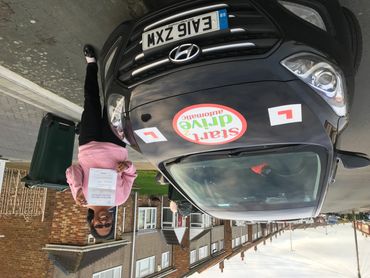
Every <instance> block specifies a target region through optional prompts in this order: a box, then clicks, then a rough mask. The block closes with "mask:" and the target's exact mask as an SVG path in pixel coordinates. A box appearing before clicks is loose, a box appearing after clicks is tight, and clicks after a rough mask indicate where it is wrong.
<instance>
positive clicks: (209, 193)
mask: <svg viewBox="0 0 370 278" xmlns="http://www.w3.org/2000/svg"><path fill="white" fill-rule="evenodd" d="M361 47H362V40H361V30H360V28H359V25H358V22H357V20H356V18H355V16H354V15H353V14H352V12H350V11H349V10H348V9H346V8H344V7H341V6H340V4H339V3H338V1H318V0H310V1H308V0H289V1H277V0H233V1H221V2H219V1H217V2H215V1H201V0H198V1H183V2H180V3H177V4H174V5H172V6H169V7H167V8H164V9H161V10H159V11H156V12H153V13H150V14H148V15H146V16H145V17H143V18H142V19H140V20H138V21H129V22H124V23H122V24H121V25H120V26H118V27H117V29H116V30H114V31H113V33H112V34H111V35H110V37H109V38H108V40H107V42H106V44H105V46H104V48H103V51H102V59H101V74H102V75H101V77H102V84H103V87H104V93H105V104H106V105H107V107H108V113H109V120H110V124H111V126H112V129H113V131H114V132H115V133H116V135H117V136H118V137H119V138H121V139H122V140H126V142H128V143H129V144H130V145H131V146H132V147H133V148H134V149H136V150H137V151H139V152H140V153H142V154H143V155H144V156H145V157H146V158H147V159H148V160H149V161H150V162H151V163H152V164H153V165H154V166H155V167H156V168H157V169H158V170H159V171H160V172H161V173H162V175H163V176H164V177H165V178H166V179H167V180H168V181H169V182H170V183H171V184H172V185H173V186H174V187H175V188H176V189H177V190H178V191H179V192H181V194H182V195H183V196H184V198H186V199H188V200H189V201H190V202H191V203H192V204H193V205H194V206H196V207H197V208H199V210H201V211H204V212H206V213H208V214H210V215H212V216H214V217H217V218H220V219H233V220H248V221H270V220H288V219H298V218H310V217H315V216H317V215H318V214H319V212H320V209H321V207H322V204H323V202H324V200H325V195H326V192H327V190H328V186H329V185H330V184H331V183H332V182H333V181H334V178H335V173H336V168H337V163H338V160H342V161H343V163H344V165H345V166H346V167H348V168H354V167H362V166H366V165H368V164H369V159H368V158H367V156H366V155H364V154H358V153H351V152H344V151H341V150H338V149H337V142H338V137H339V136H340V134H341V132H342V131H343V130H344V128H345V127H346V125H347V123H348V120H349V110H350V106H351V102H352V98H353V92H354V76H355V72H356V70H357V69H358V67H359V63H360V58H361V50H362V48H361Z"/></svg>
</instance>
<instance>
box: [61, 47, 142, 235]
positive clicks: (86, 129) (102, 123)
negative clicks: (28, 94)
mask: <svg viewBox="0 0 370 278" xmlns="http://www.w3.org/2000/svg"><path fill="white" fill-rule="evenodd" d="M84 55H85V58H86V62H87V68H86V79H85V90H84V98H85V100H84V111H83V113H82V117H81V125H80V136H79V148H78V164H77V165H72V166H70V167H69V168H68V169H67V170H66V176H67V182H68V184H69V186H70V188H71V192H72V195H73V198H74V199H75V201H76V204H77V205H80V206H85V207H88V208H89V212H88V217H87V219H88V222H89V225H90V228H91V231H92V234H93V235H95V236H99V237H101V238H106V237H109V236H110V235H111V233H112V231H113V226H114V225H113V218H114V217H113V215H112V211H111V210H110V209H111V208H112V207H111V206H94V205H89V204H88V202H87V200H86V197H85V196H87V193H88V182H89V171H90V168H99V169H115V170H116V171H117V173H118V175H117V182H116V198H115V206H118V205H121V204H123V203H124V202H125V201H126V200H127V198H128V197H129V195H130V192H131V188H132V184H133V182H134V180H135V178H136V176H137V175H136V169H135V167H134V165H133V164H132V162H131V161H128V160H127V150H126V148H125V147H126V145H125V143H124V142H122V141H120V140H119V139H118V138H117V137H116V136H115V135H114V134H113V132H112V131H111V129H110V127H109V124H108V120H107V112H106V109H105V108H104V110H103V115H102V111H101V110H102V109H101V104H100V97H99V86H98V79H97V73H98V65H97V63H96V62H97V61H96V55H95V51H94V49H93V47H92V46H90V45H85V46H84Z"/></svg>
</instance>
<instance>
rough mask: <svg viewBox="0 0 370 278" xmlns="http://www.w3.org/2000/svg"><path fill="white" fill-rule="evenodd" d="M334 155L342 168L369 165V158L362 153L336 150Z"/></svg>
mask: <svg viewBox="0 0 370 278" xmlns="http://www.w3.org/2000/svg"><path fill="white" fill-rule="evenodd" d="M336 154H337V158H338V159H339V160H340V161H342V163H343V165H344V167H345V168H347V169H354V168H361V167H366V166H369V165H370V158H369V157H368V156H367V154H364V153H356V152H348V151H341V150H337V151H336Z"/></svg>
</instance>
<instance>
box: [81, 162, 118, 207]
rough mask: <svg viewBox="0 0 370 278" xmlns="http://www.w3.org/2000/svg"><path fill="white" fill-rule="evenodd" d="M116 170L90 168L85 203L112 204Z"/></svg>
mask: <svg viewBox="0 0 370 278" xmlns="http://www.w3.org/2000/svg"><path fill="white" fill-rule="evenodd" d="M116 184H117V172H116V171H115V170H111V169H99V168H90V171H89V182H88V185H87V186H88V191H87V192H88V193H87V203H88V204H89V205H96V206H114V205H115V201H116Z"/></svg>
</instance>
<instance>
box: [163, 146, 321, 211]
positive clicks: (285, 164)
mask: <svg viewBox="0 0 370 278" xmlns="http://www.w3.org/2000/svg"><path fill="white" fill-rule="evenodd" d="M241 154H242V155H238V156H233V157H230V156H229V155H228V154H227V152H224V151H220V152H215V153H213V152H212V153H202V154H200V155H199V154H198V155H191V156H189V157H187V158H186V159H184V160H182V161H179V162H178V163H167V164H166V168H167V170H168V171H169V173H170V175H171V176H172V178H173V179H174V181H175V182H176V183H177V184H181V189H182V190H183V191H184V192H185V193H186V195H187V196H188V197H189V198H190V199H191V200H193V201H194V203H196V204H202V206H201V208H202V209H203V210H204V211H213V212H214V213H213V216H215V217H216V218H217V216H221V215H224V214H225V213H228V212H230V211H234V212H235V211H238V212H248V214H249V213H250V215H251V216H252V215H253V216H257V215H262V214H260V212H262V211H263V212H264V213H266V215H269V214H270V212H269V211H274V210H277V211H281V210H285V209H298V208H303V207H305V208H307V209H309V210H311V209H314V207H315V206H316V205H317V204H318V202H319V199H320V196H321V195H320V193H321V185H320V179H322V178H323V176H324V173H326V172H325V171H326V169H325V165H326V164H327V163H326V159H327V155H326V150H325V149H324V148H322V147H316V146H310V145H294V146H289V147H286V146H284V147H279V146H271V150H270V149H269V150H264V151H253V152H249V151H244V152H241ZM261 162H263V163H266V164H267V165H268V166H269V167H270V169H272V173H275V174H276V175H278V176H280V177H284V178H278V179H275V178H274V177H275V176H274V175H267V176H266V177H261V176H260V175H256V174H255V173H254V172H253V171H245V169H246V168H250V169H252V167H255V166H258V165H259V164H258V163H261ZM246 165H248V166H246ZM263 215H265V214H263ZM218 218H222V217H218Z"/></svg>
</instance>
